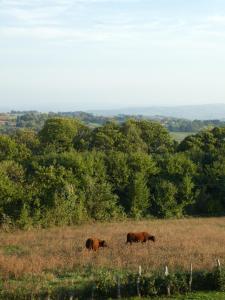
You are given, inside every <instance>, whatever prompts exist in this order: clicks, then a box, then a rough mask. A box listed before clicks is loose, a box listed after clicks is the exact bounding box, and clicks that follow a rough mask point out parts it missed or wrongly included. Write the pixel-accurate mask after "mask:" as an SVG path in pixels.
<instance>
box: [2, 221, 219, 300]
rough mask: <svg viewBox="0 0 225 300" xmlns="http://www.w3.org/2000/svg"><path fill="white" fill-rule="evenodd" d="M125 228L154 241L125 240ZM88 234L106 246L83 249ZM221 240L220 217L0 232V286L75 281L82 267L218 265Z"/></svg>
mask: <svg viewBox="0 0 225 300" xmlns="http://www.w3.org/2000/svg"><path fill="white" fill-rule="evenodd" d="M129 231H148V232H150V233H152V234H154V235H155V236H156V242H155V243H153V242H148V243H146V244H133V245H132V246H130V245H126V244H125V242H126V233H127V232H129ZM88 237H99V238H104V239H106V241H107V242H108V244H109V248H104V249H100V250H99V251H97V252H89V251H88V250H86V249H85V247H84V244H85V240H86V239H87V238H88ZM224 245H225V218H196V219H181V220H152V221H126V222H121V223H104V224H101V223H96V224H85V225H79V226H75V227H65V228H52V229H36V230H30V231H14V232H5V231H1V244H0V277H1V278H2V288H3V290H13V289H22V288H23V287H24V285H25V286H26V289H29V288H30V289H34V287H35V289H36V290H38V289H39V288H40V289H41V288H42V287H43V286H46V287H48V286H49V285H50V286H57V285H67V284H68V286H69V285H71V283H73V282H74V280H75V281H76V279H74V278H78V279H77V280H78V281H79V272H80V270H83V269H84V268H92V269H98V268H105V269H108V268H109V269H129V270H134V271H135V272H136V271H137V268H138V266H139V265H141V266H142V269H143V272H149V271H154V270H163V269H164V267H165V265H168V267H169V270H171V271H172V270H175V269H183V270H189V267H190V263H192V264H193V269H194V270H202V269H204V270H211V269H212V268H213V267H214V266H215V262H216V259H218V258H219V259H220V261H221V264H222V265H224V264H225V247H224ZM74 272H75V273H76V274H74ZM70 274H72V275H70ZM179 299H183V298H179ZM187 299H192V298H187ZM193 299H194V298H193ZM196 299H208V298H196ZM212 299H213V298H212ZM218 299H219V298H218ZM221 299H222V298H221ZM223 299H225V296H224V298H223Z"/></svg>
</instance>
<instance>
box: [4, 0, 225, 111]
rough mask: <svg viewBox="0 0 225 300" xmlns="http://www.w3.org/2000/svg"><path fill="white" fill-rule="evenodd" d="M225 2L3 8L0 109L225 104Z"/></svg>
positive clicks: (28, 3)
mask: <svg viewBox="0 0 225 300" xmlns="http://www.w3.org/2000/svg"><path fill="white" fill-rule="evenodd" d="M224 83H225V1H224V0H0V108H4V107H5V108H7V109H8V108H9V109H38V110H53V111H58V110H78V109H96V108H104V109H105V108H116V107H128V106H152V105H182V104H202V103H225V84H224Z"/></svg>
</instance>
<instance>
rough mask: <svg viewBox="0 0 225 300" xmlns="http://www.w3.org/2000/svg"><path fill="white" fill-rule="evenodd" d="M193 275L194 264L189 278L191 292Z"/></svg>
mask: <svg viewBox="0 0 225 300" xmlns="http://www.w3.org/2000/svg"><path fill="white" fill-rule="evenodd" d="M192 275H193V268H192V264H191V266H190V278H189V291H190V292H191V287H192Z"/></svg>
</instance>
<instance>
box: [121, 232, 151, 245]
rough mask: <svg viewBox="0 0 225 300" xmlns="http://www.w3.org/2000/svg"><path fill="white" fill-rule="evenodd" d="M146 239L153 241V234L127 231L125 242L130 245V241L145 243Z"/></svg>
mask: <svg viewBox="0 0 225 300" xmlns="http://www.w3.org/2000/svg"><path fill="white" fill-rule="evenodd" d="M147 241H153V242H155V236H154V235H151V234H149V233H147V232H129V233H128V234H127V243H130V245H131V244H132V243H138V242H142V243H145V242H147Z"/></svg>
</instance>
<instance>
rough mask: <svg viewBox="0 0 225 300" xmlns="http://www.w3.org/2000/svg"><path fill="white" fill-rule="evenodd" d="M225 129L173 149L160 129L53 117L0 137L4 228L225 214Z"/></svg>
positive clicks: (137, 123) (137, 122)
mask: <svg viewBox="0 0 225 300" xmlns="http://www.w3.org/2000/svg"><path fill="white" fill-rule="evenodd" d="M224 154H225V128H214V129H211V130H205V131H202V132H199V133H198V134H196V135H191V136H188V137H187V138H186V139H184V140H183V141H182V142H181V143H179V144H178V143H177V142H175V141H174V140H173V139H172V138H171V136H170V134H169V132H168V131H167V129H166V128H165V127H163V126H162V125H160V124H159V123H157V122H153V121H147V120H134V119H129V120H127V121H126V122H124V123H121V124H119V123H116V122H107V123H106V124H105V125H103V126H101V127H96V128H90V127H88V126H86V125H84V124H83V123H82V122H81V121H79V120H76V119H73V118H62V117H52V118H48V119H47V120H46V121H45V124H44V126H43V127H42V129H41V130H40V131H38V132H36V131H33V130H31V129H20V130H16V131H14V132H13V133H12V134H8V135H7V134H2V135H0V221H1V223H2V224H4V223H7V224H12V225H15V226H19V227H22V228H24V227H29V226H43V227H47V226H51V225H66V224H68V225H69V224H76V223H79V222H82V221H85V220H101V221H104V220H112V219H122V218H127V217H130V218H135V219H140V218H148V217H159V218H168V217H182V216H185V215H209V216H214V215H221V214H224V213H225V156H224Z"/></svg>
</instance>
